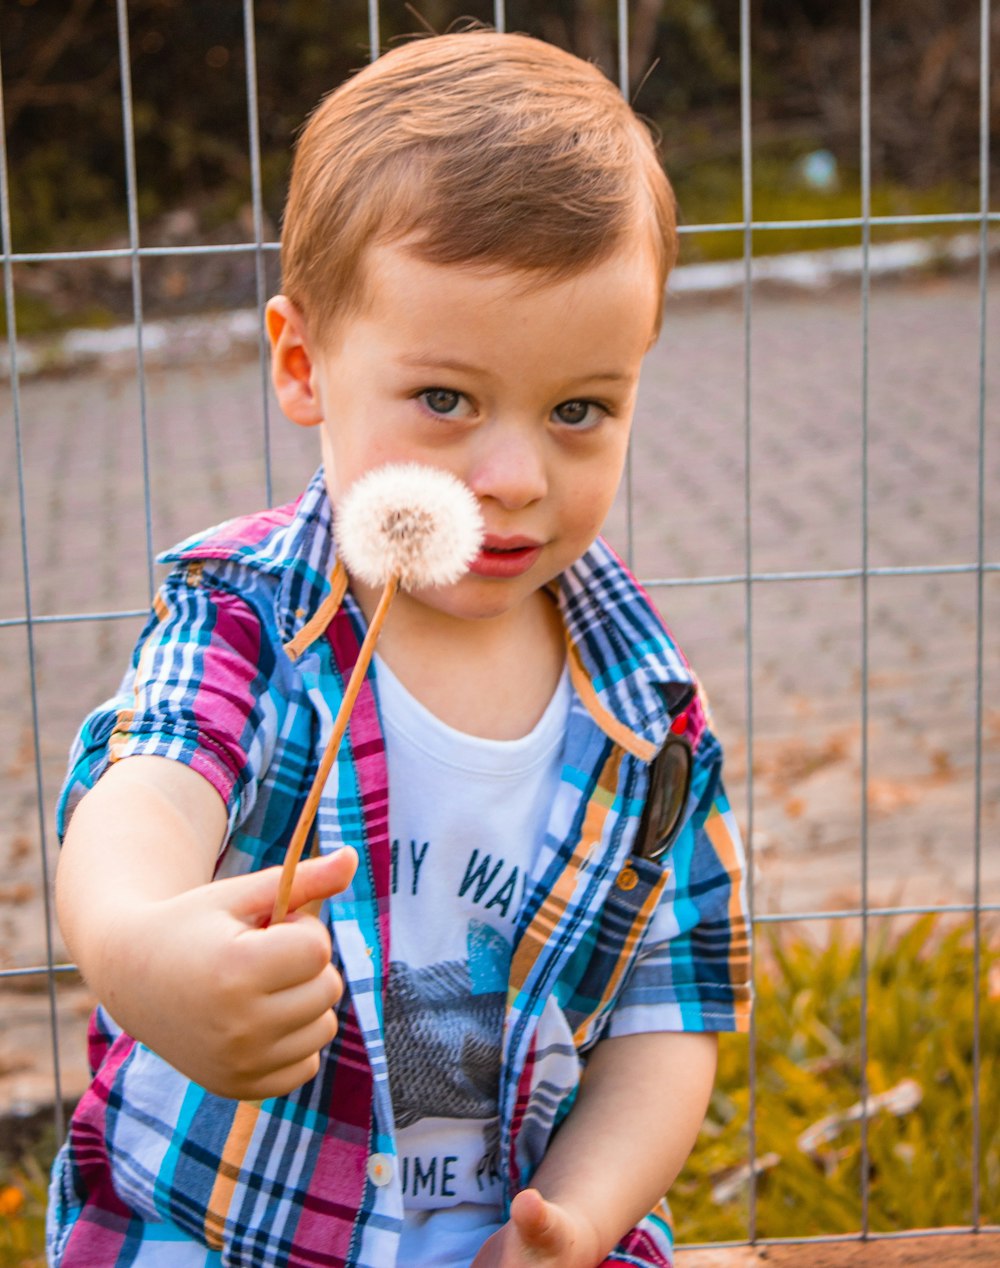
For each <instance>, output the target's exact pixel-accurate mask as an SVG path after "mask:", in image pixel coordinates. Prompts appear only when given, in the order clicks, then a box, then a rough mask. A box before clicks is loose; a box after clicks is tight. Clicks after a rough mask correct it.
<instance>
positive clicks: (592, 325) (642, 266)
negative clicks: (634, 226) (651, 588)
mask: <svg viewBox="0 0 1000 1268" xmlns="http://www.w3.org/2000/svg"><path fill="white" fill-rule="evenodd" d="M635 236H636V239H637V242H636V245H634V246H630V247H629V248H628V249H625V250H622V251H621V252H619V253H618V254H616V255H614V256H613V257H611V258H609V259H608V260H606V261H605V262H604V263H602V264H599V265H597V266H595V267H594V268H592V269H589V270H587V271H585V272H583V273H580V274H577V275H576V276H574V277H572V278H570V279H568V280H566V281H559V282H545V281H537V282H536V281H533V280H527V281H526V279H525V278H524V276H523V275H519V274H512V273H509V272H502V271H497V270H491V271H484V270H479V269H473V268H471V267H470V266H468V265H439V264H430V263H427V262H425V261H423V260H421V259H419V258H418V257H416V256H415V255H414V254H412V253H411V252H409V251H407V250H406V249H405V247H403V246H383V247H378V248H373V249H372V250H371V251H370V253H369V257H368V259H367V261H366V264H367V268H366V290H367V306H366V308H365V311H364V312H363V313H361V314H358V315H355V316H349V317H345V318H344V319H343V320H342V321H341V322H340V323H339V324H338V326H337V329H336V331H335V332H334V334H333V337H332V338H331V340H330V341H329V345H328V346H323V347H320V346H314V345H312V344H311V343H310V341H309V339H308V336H307V334H306V332H305V327H304V323H303V322H302V320H301V317H300V315H299V314H298V313H297V311H296V310H295V308H294V307H293V306H292V305H291V304H290V303H289V301H287V300H285V299H283V298H281V297H279V298H278V299H277V300H273V301H272V302H271V306H270V308H269V314H268V320H269V328H270V332H271V336H272V341H273V344H274V366H273V368H274V380H275V385H276V388H277V392H278V397H279V400H280V401H281V404H282V407H283V408H284V410H285V412H286V413H287V414H288V415H289V417H291V418H292V419H293V421H295V422H299V423H303V424H306V425H315V424H318V425H320V426H321V428H322V450H323V460H324V463H325V468H326V478H327V484H328V487H329V492H330V497H331V500H332V501H333V503H334V506H336V504H337V501H338V499H339V498H340V496H341V494H342V493H343V492H344V491H345V490H346V489H347V488H348V487H349V486H350V485H351V484H352V483H353V482H354V481H355V480H356V479H358V477H359V476H361V475H363V474H364V473H365V472H367V471H370V470H371V469H372V468H374V467H379V466H382V465H383V464H385V463H390V462H421V463H425V464H427V465H429V466H434V467H440V468H443V469H444V470H447V471H450V472H451V473H452V474H454V475H456V476H458V477H459V478H460V479H461V480H463V481H464V482H465V483H466V484H467V485H468V486H469V488H470V489H471V490H472V491H473V493H474V494H475V495H476V497H477V498H478V500H479V503H480V507H481V509H482V513H483V518H484V521H485V525H486V533H487V536H486V542H485V547H484V549H483V551H482V552H481V553H480V555H479V556H478V557H477V559H476V560H475V561H474V562H473V564H472V567H471V570H470V572H469V573H468V574H467V576H465V577H464V578H463V579H462V580H461V581H459V582H457V583H456V584H455V585H453V586H449V587H446V588H441V589H435V590H427V591H423V592H420V593H419V594H416V595H414V596H409V598H410V599H411V600H412V601H414V602H416V603H418V604H421V605H423V606H424V607H426V608H427V609H429V610H430V611H433V612H436V613H439V614H440V615H442V616H449V617H459V618H464V619H477V618H489V617H493V616H499V615H501V614H503V613H508V612H513V611H514V610H515V609H517V607H518V606H519V605H520V604H523V603H524V602H525V600H527V599H529V598H530V597H531V596H533V595H535V594H536V593H537V591H538V590H539V589H540V587H542V586H544V585H545V584H546V583H547V582H548V581H550V580H552V578H553V577H555V576H556V575H557V574H558V573H560V572H561V571H562V570H563V569H564V568H566V567H567V565H569V564H571V563H572V562H573V561H574V560H575V559H577V558H578V557H579V555H580V554H581V553H582V552H583V551H584V550H585V549H586V548H587V547H588V546H589V545H590V544H591V542H592V541H593V540H594V538H595V537H596V536H597V534H598V532H599V531H600V528H601V525H602V523H603V522H604V519H605V517H606V515H607V513H608V511H609V509H610V507H611V503H612V501H613V499H614V496H615V492H616V490H617V487H618V483H619V480H620V477H621V473H622V467H623V465H624V462H625V454H626V448H627V445H628V438H629V430H630V427H631V422H632V413H633V409H634V406H635V397H636V389H637V387H638V382H639V370H640V366H641V364H642V359H643V356H644V354H645V353H646V351H647V349H648V348H649V345H650V342H651V339H652V331H653V323H654V320H655V315H656V311H657V301H658V296H657V293H656V280H655V272H654V269H653V266H652V263H651V261H650V258H649V255H648V253H647V250H646V248H645V243H644V241H642V239H643V237H644V235H642V234H639V233H637V234H636V235H635ZM359 597H361V598H362V603H363V606H366V605H365V603H364V596H363V595H360V596H359ZM397 602H399V600H397Z"/></svg>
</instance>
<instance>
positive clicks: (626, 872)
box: [615, 867, 639, 890]
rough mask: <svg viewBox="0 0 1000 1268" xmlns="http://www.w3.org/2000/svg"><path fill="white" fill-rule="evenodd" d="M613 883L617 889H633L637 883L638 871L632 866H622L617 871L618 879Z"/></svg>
mask: <svg viewBox="0 0 1000 1268" xmlns="http://www.w3.org/2000/svg"><path fill="white" fill-rule="evenodd" d="M615 884H616V885H617V886H618V888H619V889H626V890H628V889H635V887H636V885H638V884H639V873H638V872H637V871H636V870H635V868H634V867H623V868H622V870H621V871H620V872H619V873H618V879H617V880H616V881H615Z"/></svg>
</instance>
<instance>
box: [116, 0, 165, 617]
mask: <svg viewBox="0 0 1000 1268" xmlns="http://www.w3.org/2000/svg"><path fill="white" fill-rule="evenodd" d="M115 11H116V14H117V18H118V62H119V69H120V72H121V85H122V86H121V96H122V130H123V135H124V149H125V202H126V207H127V211H128V239H129V253H130V265H131V271H132V320H133V321H134V323H135V368H136V379H137V382H138V388H139V437H140V444H141V447H142V492H143V502H144V508H143V509H144V511H145V516H146V583H147V588H148V590H149V598H150V601H151V602H152V598H153V592H154V590H155V588H156V586H155V582H154V577H153V553H154V552H153V509H152V504H151V498H150V487H151V483H150V462H149V408H148V401H147V398H146V355H145V349H144V347H143V336H142V331H143V321H142V312H143V306H142V262H141V260H140V258H139V183H138V179H137V176H136V166H135V122H134V119H135V115H134V110H133V105H132V55H131V51H130V49H129V37H128V3H127V0H116V5H115Z"/></svg>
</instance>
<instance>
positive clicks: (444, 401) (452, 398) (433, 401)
mask: <svg viewBox="0 0 1000 1268" xmlns="http://www.w3.org/2000/svg"><path fill="white" fill-rule="evenodd" d="M420 399H421V400H422V401H423V403H424V404H425V405H426V406H427V408H428V409H429V410H430V411H431V413H432V414H441V415H443V416H449V417H453V416H454V415H456V414H458V413H459V412H460V408H461V405H462V403H463V400H464V399H465V398H464V397H463V396H462V393H461V392H454V391H452V389H451V388H448V387H429V388H427V389H426V391H423V392H421V393H420Z"/></svg>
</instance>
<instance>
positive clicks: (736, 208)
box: [674, 155, 978, 264]
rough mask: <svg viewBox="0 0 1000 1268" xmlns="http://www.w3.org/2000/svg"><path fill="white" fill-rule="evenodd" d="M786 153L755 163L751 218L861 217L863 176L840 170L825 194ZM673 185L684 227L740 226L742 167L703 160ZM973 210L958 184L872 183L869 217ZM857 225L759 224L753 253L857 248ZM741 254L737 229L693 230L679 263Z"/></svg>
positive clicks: (892, 228) (927, 228)
mask: <svg viewBox="0 0 1000 1268" xmlns="http://www.w3.org/2000/svg"><path fill="white" fill-rule="evenodd" d="M797 170H798V169H797V167H796V161H795V159H794V157H791V156H775V155H771V156H768V155H763V156H759V157H755V159H754V165H753V218H754V220H755V221H758V222H759V221H782V222H784V221H792V220H799V221H802V220H846V219H852V218H853V219H857V218H858V217H859V216H860V215H861V181H860V177H859V175H858V173H856V172H850V171H842V172H841V179H840V184H839V187H838V188H837V189H835V190H831V191H829V192H824V191H822V190H815V189H810V188H808V187H807V186H806V185H804V184H803V182H802V181H801V179H800V178H799V176H798V174H797ZM674 186H675V192H676V194H677V199H678V203H679V205H680V211H681V223H682V225H691V226H694V225H699V224H742V221H743V191H742V177H741V173H740V171H739V168H738V167H737V166H736V165H735V164H733V163H732V162H723V161H717V162H706V163H699V164H696V165H692V166H691V167H688V168H686V169H683V170H681V171H678V172H676V173H674ZM977 209H978V196H977V195H976V193H975V191H971V192H970V191H969V190H962V189H959V188H958V187H957V186H950V185H948V186H945V185H942V186H940V187H937V188H934V189H926V190H917V189H907V188H904V187H902V186H898V185H892V184H888V183H880V184H878V185H875V186H874V187H873V189H872V194H871V210H872V215H873V216H940V215H951V214H955V213H970V212H975V211H976V210H977ZM970 231H975V225H974V224H971V223H968V224H958V225H955V224H952V225H948V224H945V225H940V224H937V225H886V226H876V227H875V228H874V229H873V233H872V236H873V240H877V241H879V242H888V241H893V240H896V239H900V238H915V237H922V236H928V235H931V236H939V235H945V234H949V233H955V232H966V233H968V232H970ZM860 241H861V230H860V228H859V227H857V226H851V225H833V226H830V227H828V228H823V229H799V228H794V227H793V228H789V229H760V230H757V231H756V232H755V233H754V239H753V250H754V255H777V254H782V253H785V252H789V251H815V250H820V249H821V248H827V247H844V246H857V245H858V244H859V243H860ZM742 254H743V235H742V231H732V232H718V231H717V232H714V233H690V234H685V235H684V236H683V238H682V241H681V262H682V263H685V264H693V263H698V262H703V261H710V260H728V259H734V258H736V257H738V256H741V255H742Z"/></svg>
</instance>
